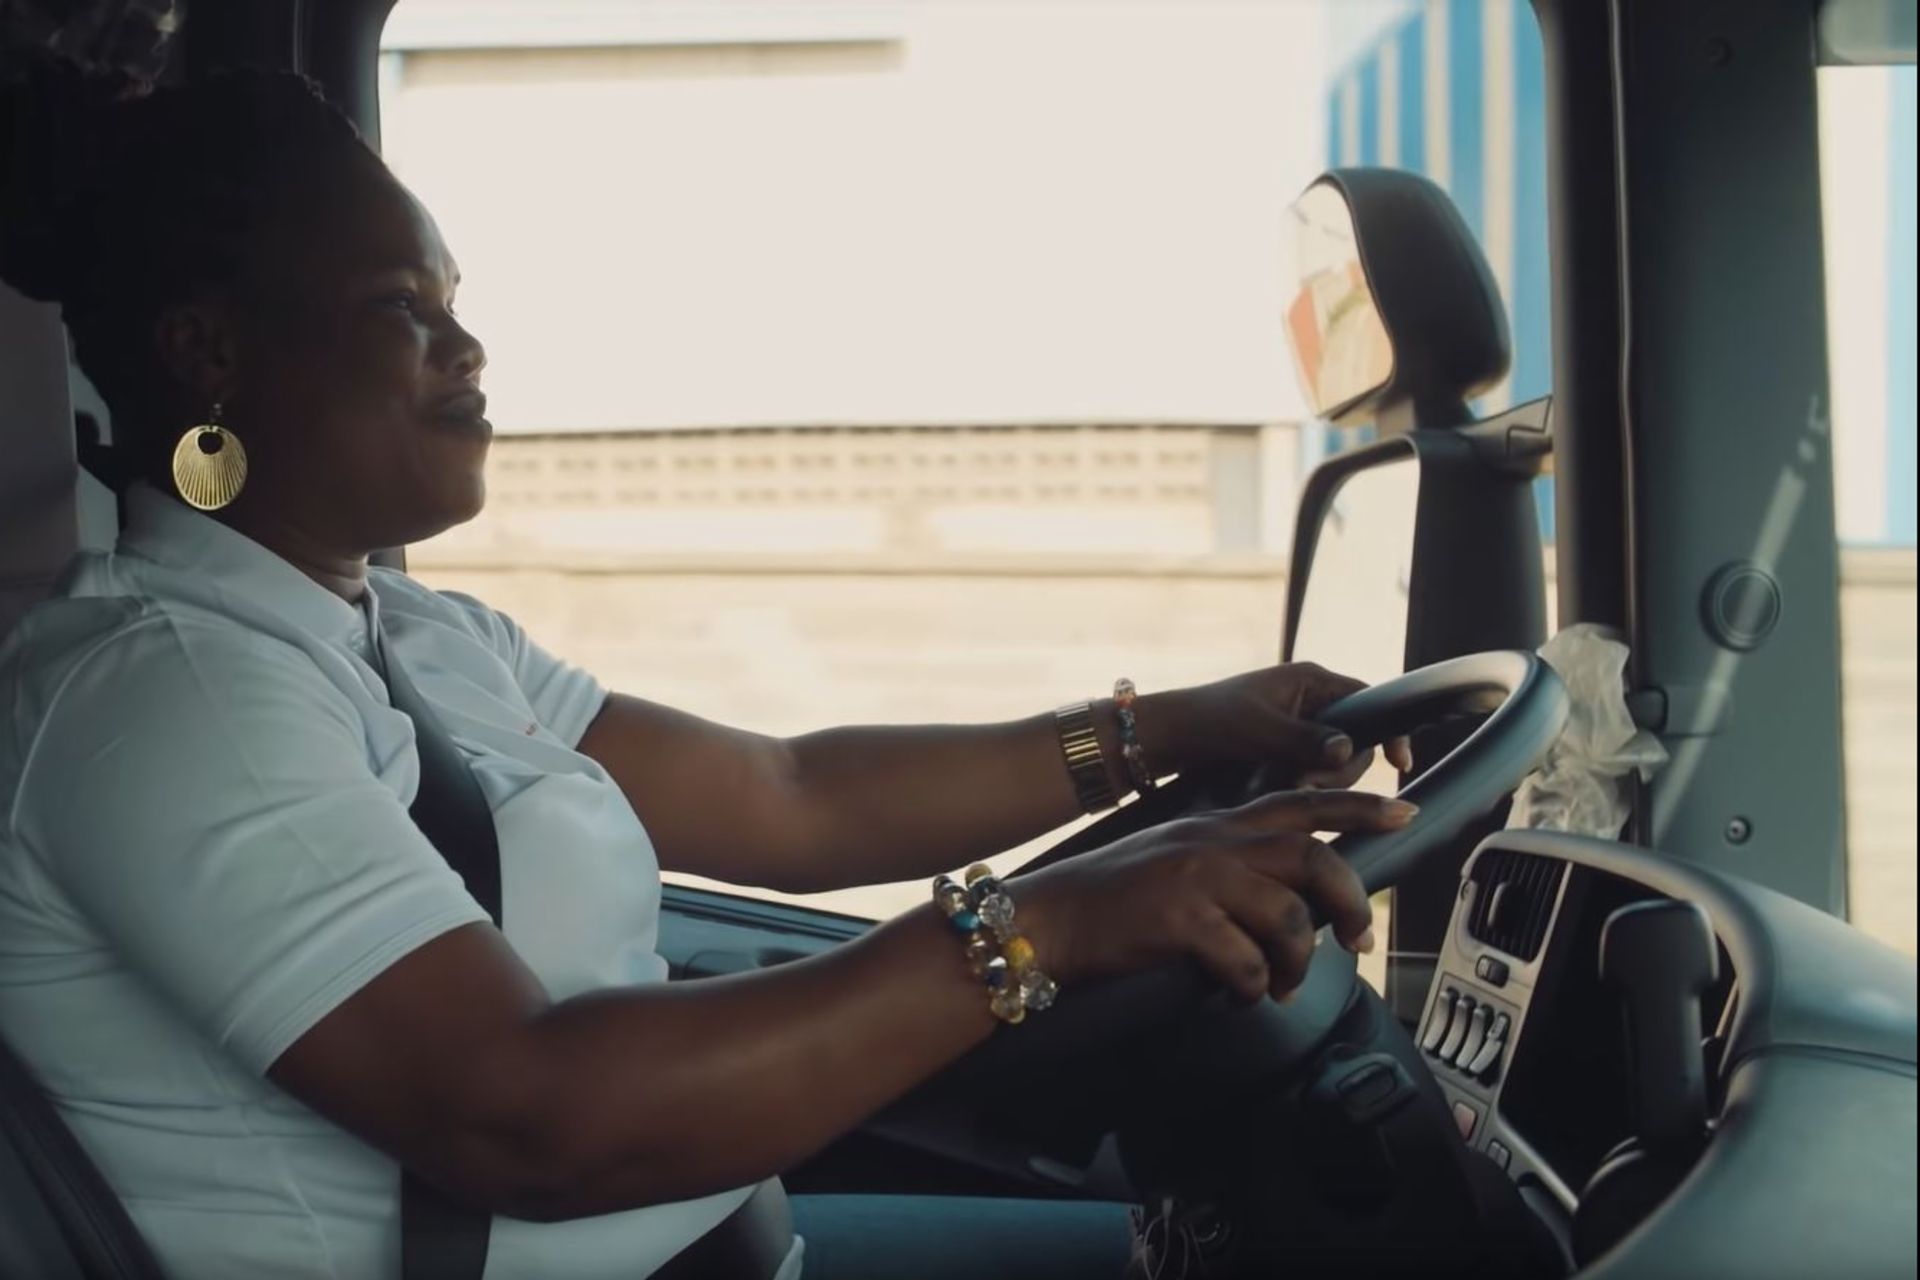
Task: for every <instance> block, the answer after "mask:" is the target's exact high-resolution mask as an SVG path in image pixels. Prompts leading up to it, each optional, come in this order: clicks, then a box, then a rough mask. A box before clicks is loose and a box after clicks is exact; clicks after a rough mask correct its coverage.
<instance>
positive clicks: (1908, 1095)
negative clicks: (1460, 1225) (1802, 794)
mask: <svg viewBox="0 0 1920 1280" xmlns="http://www.w3.org/2000/svg"><path fill="white" fill-rule="evenodd" d="M1663 902H1664V903H1678V904H1690V906H1691V907H1697V908H1698V909H1699V913H1700V916H1701V918H1702V919H1703V920H1704V921H1705V922H1706V924H1707V925H1708V926H1710V929H1711V934H1712V938H1711V942H1710V944H1709V943H1706V942H1703V943H1702V944H1701V945H1702V946H1703V947H1705V946H1708V945H1710V946H1711V947H1712V948H1713V949H1714V950H1715V952H1716V953H1717V954H1716V957H1715V958H1716V959H1717V964H1716V965H1715V966H1714V968H1715V977H1714V979H1713V981H1712V982H1711V983H1709V984H1708V985H1707V986H1706V987H1705V989H1704V990H1703V991H1702V992H1701V994H1700V998H1699V1001H1698V1005H1699V1024H1698V1027H1697V1031H1698V1035H1699V1043H1700V1050H1701V1062H1702V1070H1703V1073H1704V1076H1705V1084H1706V1100H1707V1104H1708V1132H1709V1136H1708V1138H1707V1139H1706V1140H1705V1142H1704V1144H1703V1146H1702V1147H1701V1150H1700V1154H1699V1155H1698V1158H1697V1160H1696V1161H1695V1163H1694V1164H1693V1166H1692V1167H1691V1169H1690V1171H1688V1172H1687V1173H1686V1176H1685V1178H1684V1180H1682V1181H1681V1182H1680V1183H1679V1185H1678V1187H1677V1189H1676V1190H1675V1191H1674V1192H1673V1193H1672V1195H1671V1196H1670V1197H1669V1198H1668V1199H1667V1200H1666V1201H1665V1202H1664V1203H1662V1204H1659V1205H1657V1206H1655V1207H1654V1208H1653V1209H1652V1211H1651V1212H1648V1213H1646V1214H1645V1216H1644V1218H1643V1219H1642V1220H1641V1221H1640V1224H1639V1226H1638V1227H1637V1228H1635V1229H1634V1230H1632V1231H1631V1233H1630V1234H1628V1235H1627V1236H1625V1237H1624V1239H1622V1240H1621V1241H1620V1242H1619V1244H1618V1245H1617V1246H1616V1247H1614V1248H1612V1249H1611V1250H1610V1251H1609V1252H1607V1253H1606V1254H1605V1255H1604V1256H1602V1257H1599V1258H1597V1259H1595V1258H1589V1259H1584V1260H1583V1266H1585V1265H1588V1264H1591V1266H1592V1269H1591V1270H1585V1269H1583V1270H1582V1272H1581V1274H1582V1275H1583V1276H1586V1275H1595V1276H1603V1275H1604V1276H1611V1275H1624V1276H1637V1275H1670V1274H1671V1275H1678V1274H1687V1273H1688V1269H1687V1260H1689V1259H1692V1260H1695V1261H1697V1262H1698V1263H1699V1264H1700V1266H1701V1268H1703V1269H1700V1270H1697V1271H1695V1272H1693V1273H1695V1274H1727V1275H1732V1274H1751V1275H1762V1274H1765V1275H1781V1276H1789V1275H1792V1276H1797V1275H1803V1274H1804V1275H1816V1274H1828V1275H1848V1276H1854V1275H1859V1276H1879V1275H1895V1274H1899V1275H1911V1274H1913V1266H1912V1264H1913V1261H1914V1253H1915V1248H1914V1219H1913V1214H1912V1208H1913V1188H1914V1182H1915V1174H1914V1115H1915V1103H1914V1098H1915V1076H1916V1070H1915V1059H1916V1055H1915V1041H1914V1029H1915V980H1914V966H1913V962H1912V960H1911V959H1910V958H1908V957H1906V956H1903V955H1900V954H1898V953H1896V952H1893V951H1891V950H1890V949H1889V948H1886V947H1883V946H1880V945H1879V944H1877V943H1874V942H1872V941H1870V940H1868V939H1866V938H1865V937H1863V936H1862V935H1861V934H1859V933H1858V932H1856V931H1854V930H1851V929H1849V928H1848V927H1847V926H1846V924H1845V923H1844V922H1842V921H1839V920H1836V919H1834V918H1833V917H1830V916H1828V915H1826V914H1824V913H1822V912H1819V911H1816V910H1814V909H1813V908H1811V907H1808V906H1806V905H1804V904H1802V903H1799V902H1796V901H1794V900H1792V899H1789V898H1786V897H1784V896H1782V895H1780V894H1777V893H1774V892H1772V891H1771V890H1767V889H1764V888H1762V887H1760V886H1758V885H1754V884H1750V883H1748V882H1745V881H1743V880H1740V879H1738V878H1735V877H1731V876H1725V875H1721V874H1718V873H1715V872H1713V871H1710V870H1707V869H1705V868H1701V867H1697V866H1693V865H1690V864H1688V863H1686V862H1685V861H1683V860H1681V859H1678V858H1674V857H1671V856H1668V855H1665V854H1661V853H1657V852H1652V851H1649V850H1645V849H1640V848H1635V847H1631V846H1627V845H1621V844H1616V843H1612V842H1607V841H1600V840H1591V839H1586V838H1583V837H1577V836H1566V835H1558V834H1550V833H1544V832H1519V831H1509V832H1502V833H1498V834H1496V835H1494V836H1492V837H1490V838H1489V839H1487V840H1486V841H1484V842H1483V843H1482V844H1481V846H1480V848H1479V849H1478V850H1477V851H1476V852H1475V853H1474V855H1473V857H1472V858H1471V859H1469V860H1468V862H1467V865H1466V867H1465V869H1464V871H1463V873H1462V877H1461V881H1460V886H1459V893H1458V896H1457V898H1456V900H1455V903H1454V909H1453V913H1452V918H1451V921H1450V924H1449V926H1448V930H1447V936H1446V940H1445V942H1444V944H1443V948H1442V951H1441V955H1440V958H1439V963H1438V966H1437V968H1436V972H1435V977H1434V980H1433V983H1432V985H1431V987H1430V989H1429V991H1428V995H1427V1001H1426V1005H1425V1007H1424V1009H1423V1011H1422V1014H1421V1019H1420V1021H1419V1023H1418V1024H1417V1025H1416V1031H1415V1038H1416V1042H1417V1044H1418V1046H1419V1048H1420V1051H1421V1053H1422V1055H1423V1057H1424V1058H1425V1060H1426V1062H1427V1065H1428V1066H1429V1067H1430V1068H1431V1070H1432V1072H1433V1075H1434V1077H1435V1079H1436V1080H1437V1081H1438V1082H1439V1084H1440V1087H1441V1090H1442V1092H1443V1094H1444V1095H1445V1098H1446V1101H1447V1104H1448V1106H1449V1107H1450V1108H1451V1110H1452V1112H1453V1117H1454V1121H1455V1123H1456V1125H1457V1126H1458V1128H1459V1130H1460V1132H1461V1134H1462V1136H1463V1137H1464V1138H1465V1139H1466V1141H1467V1144H1468V1145H1469V1146H1470V1147H1471V1148H1473V1149H1474V1150H1476V1151H1478V1152H1480V1153H1482V1154H1483V1155H1485V1156H1486V1157H1487V1158H1488V1159H1490V1160H1491V1161H1492V1162H1493V1163H1494V1164H1496V1165H1498V1166H1499V1167H1500V1168H1501V1169H1502V1170H1504V1171H1505V1172H1506V1174H1507V1176H1508V1177H1509V1178H1511V1179H1512V1180H1514V1181H1515V1182H1516V1183H1518V1184H1519V1185H1520V1188H1521V1191H1522V1194H1523V1196H1524V1198H1525V1199H1526V1200H1527V1201H1528V1203H1529V1204H1532V1205H1533V1206H1534V1207H1535V1209H1536V1211H1537V1212H1540V1213H1541V1215H1542V1216H1543V1217H1547V1218H1549V1219H1552V1218H1558V1219H1559V1222H1560V1224H1561V1225H1563V1226H1565V1225H1569V1224H1572V1223H1574V1222H1575V1221H1576V1219H1577V1218H1578V1217H1579V1213H1580V1206H1581V1196H1582V1193H1583V1191H1584V1190H1585V1189H1586V1188H1587V1187H1588V1184H1589V1181H1590V1180H1591V1179H1592V1178H1593V1176H1594V1174H1595V1172H1596V1171H1597V1170H1599V1169H1600V1168H1601V1167H1602V1165H1603V1164H1605V1163H1606V1162H1607V1161H1608V1158H1609V1155H1610V1153H1612V1152H1613V1151H1614V1150H1615V1148H1616V1146H1618V1145H1619V1144H1621V1143H1622V1142H1623V1141H1624V1140H1626V1139H1629V1138H1633V1137H1635V1136H1637V1135H1636V1125H1637V1124H1638V1123H1639V1120H1640V1118H1639V1117H1636V1115H1635V1114H1634V1111H1635V1101H1634V1099H1635V1095H1636V1077H1635V1074H1634V1071H1633V1068H1632V1066H1631V1059H1630V1057H1629V1050H1630V1043H1629V1037H1628V1028H1627V1019H1626V1011H1625V1004H1624V1000H1623V996H1622V993H1621V992H1620V991H1619V990H1618V989H1616V988H1615V987H1613V986H1611V985H1609V984H1608V983H1607V982H1605V981H1604V980H1603V979H1602V976H1601V953H1602V933H1603V930H1605V929H1606V928H1607V927H1608V921H1609V920H1610V919H1611V918H1614V917H1615V915H1616V913H1617V912H1620V911H1621V909H1622V908H1630V907H1633V906H1634V905H1635V904H1640V903H1663ZM1650 972H1651V973H1652V974H1653V975H1654V978H1655V980H1656V981H1664V971H1662V970H1661V969H1660V968H1659V967H1658V966H1657V965H1656V966H1651V967H1650ZM1675 985H1676V986H1678V985H1679V979H1678V977H1677V976H1676V978H1675ZM1691 1029H1692V1028H1689V1030H1691ZM1814 1223H1817V1224H1818V1225H1817V1227H1813V1226H1811V1224H1814ZM1736 1224H1737V1226H1736ZM1730 1228H1732V1229H1730ZM1810 1228H1811V1229H1810ZM1743 1257H1744V1258H1745V1260H1746V1261H1745V1263H1744V1264H1743V1263H1742V1262H1741V1261H1740V1259H1741V1258H1743Z"/></svg>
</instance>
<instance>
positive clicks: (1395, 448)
mask: <svg viewBox="0 0 1920 1280" xmlns="http://www.w3.org/2000/svg"><path fill="white" fill-rule="evenodd" d="M1552 403H1553V402H1552V401H1551V400H1547V399H1542V400H1535V401H1532V402H1530V403H1528V404H1524V405H1521V406H1519V407H1518V408H1515V409H1511V410H1509V411H1508V412H1506V413H1503V414H1500V415H1499V416H1497V417H1494V418H1489V419H1488V420H1487V421H1485V422H1481V423H1476V424H1474V425H1473V426H1470V427H1466V428H1463V429H1460V430H1456V431H1410V432H1408V433H1406V434H1404V435H1398V436H1390V437H1388V438H1386V439H1384V440H1378V441H1375V442H1374V443H1372V444H1367V445H1362V446H1361V447H1359V448H1357V449H1352V450H1349V451H1348V452H1346V453H1342V454H1339V455H1336V456H1335V457H1332V458H1329V459H1328V460H1327V461H1325V462H1323V463H1321V464H1320V465H1319V466H1318V467H1317V468H1315V469H1314V472H1313V474H1312V475H1311V476H1309V477H1308V479H1307V483H1306V487H1305V489H1304V490H1303V491H1302V492H1301V495H1300V508H1299V512H1298V515H1297V516H1296V518H1295V520H1296V523H1295V525H1294V535H1293V554H1292V559H1291V562H1290V564H1289V568H1288V573H1287V615H1286V623H1285V627H1284V629H1283V632H1282V641H1281V658H1282V660H1283V661H1287V662H1293V661H1296V660H1308V661H1320V662H1323V663H1327V664H1328V665H1337V662H1338V655H1337V654H1336V655H1328V654H1312V653H1306V654H1296V653H1295V652H1294V649H1295V644H1296V642H1297V641H1298V639H1299V635H1300V622H1301V617H1302V609H1303V607H1304V606H1305V604H1306V599H1307V584H1308V582H1309V581H1310V580H1311V578H1312V574H1313V560H1314V553H1315V551H1316V549H1317V548H1318V546H1319V543H1320V530H1321V528H1322V526H1323V525H1324V524H1325V522H1326V519H1327V516H1328V514H1329V513H1330V512H1331V511H1332V510H1333V504H1334V499H1335V497H1336V496H1337V495H1338V494H1339V492H1340V489H1341V488H1342V486H1344V485H1345V484H1346V483H1347V481H1348V480H1350V479H1352V478H1353V477H1354V476H1355V475H1358V474H1360V473H1361V472H1364V471H1368V470H1371V469H1374V468H1377V467H1382V466H1387V465H1393V464H1404V462H1405V461H1406V460H1407V459H1409V458H1411V459H1412V461H1413V463H1414V464H1415V465H1416V466H1418V467H1419V469H1420V485H1419V498H1418V505H1417V508H1416V511H1415V515H1414V523H1413V560H1412V568H1411V570H1410V572H1409V574H1408V579H1407V634H1406V644H1405V650H1404V666H1403V668H1402V669H1403V670H1407V671H1412V670H1416V669H1417V668H1420V667H1424V666H1429V665H1431V664H1433V663H1435V662H1439V661H1442V660H1444V659H1446V658H1456V657H1459V656H1461V655H1462V654H1468V653H1480V652H1483V651H1486V650H1490V649H1525V650H1529V651H1531V650H1533V649H1537V648H1538V647H1539V646H1540V645H1542V644H1544V643H1545V642H1546V629H1547V603H1546V575H1545V569H1544V559H1545V549H1544V547H1543V545H1542V542H1541V538H1540V512H1539V508H1538V506H1537V504H1536V503H1535V502H1534V496H1533V481H1534V479H1535V478H1536V477H1537V476H1539V475H1540V474H1541V473H1542V471H1543V470H1544V468H1545V463H1546V459H1547V457H1548V455H1549V454H1550V452H1551V450H1552V422H1551V418H1552Z"/></svg>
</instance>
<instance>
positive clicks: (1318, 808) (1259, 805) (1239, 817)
mask: <svg viewBox="0 0 1920 1280" xmlns="http://www.w3.org/2000/svg"><path fill="white" fill-rule="evenodd" d="M1419 812H1420V807H1419V806H1418V805H1414V804H1409V803H1407V802H1406V801H1405V800H1398V799H1395V798H1394V797H1392V796H1379V795H1374V794H1373V793H1372V792H1369V791H1280V792H1275V793H1274V794H1272V795H1265V796H1261V797H1260V798H1259V799H1258V800H1254V801H1251V802H1250V803H1247V804H1244V805H1241V806H1240V807H1239V808H1238V809H1235V810H1233V811H1232V812H1231V813H1229V814H1227V815H1225V821H1227V822H1229V823H1232V824H1234V825H1235V826H1237V827H1240V828H1242V829H1244V830H1246V831H1249V832H1270V833H1275V834H1278V833H1281V832H1287V831H1298V832H1313V831H1398V830H1399V829H1400V828H1401V827H1404V826H1406V825H1407V824H1408V823H1409V822H1412V821H1413V816H1414V815H1415V814H1417V813H1419Z"/></svg>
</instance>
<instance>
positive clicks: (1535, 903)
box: [1418, 846, 1736, 1213]
mask: <svg viewBox="0 0 1920 1280" xmlns="http://www.w3.org/2000/svg"><path fill="white" fill-rule="evenodd" d="M1665 896H1666V895H1663V894H1661V893H1659V892H1658V891H1657V890H1654V889H1651V888H1649V887H1648V886H1646V885H1644V884H1642V883H1640V882H1638V881H1635V880H1633V879H1630V878H1627V877H1625V876H1622V875H1619V874H1615V873H1611V872H1607V871H1603V870H1599V869H1596V868H1594V867H1589V866H1582V865H1579V864H1576V863H1572V862H1568V861H1566V860H1565V859H1562V858H1557V857H1550V856H1545V855H1541V854H1533V853H1525V852H1521V851H1519V850H1515V849H1510V848H1502V847H1497V846H1496V847H1492V848H1489V849H1487V850H1485V851H1484V852H1483V853H1482V854H1481V855H1480V856H1478V857H1476V858H1475V859H1474V861H1473V863H1472V864H1470V865H1469V867H1468V868H1467V871H1466V873H1465V875H1464V876H1463V877H1462V879H1461V882H1460V893H1459V897H1458V899H1457V901H1456V903H1455V907H1454V913H1453V921H1452V925H1451V927H1450V928H1449V930H1448V934H1447V940H1446V945H1445V948H1444V950H1443V951H1442V954H1441V962H1440V966H1439V970H1438V976H1437V977H1436V979H1435V981H1434V982H1433V985H1432V988H1431V989H1430V991H1429V993H1428V998H1427V1005H1426V1008H1425V1011H1424V1013H1423V1014H1422V1017H1421V1021H1420V1024H1419V1032H1418V1040H1419V1044H1420V1048H1421V1051H1422V1052H1423V1053H1424V1054H1425V1056H1426V1059H1427V1063H1428V1065H1429V1066H1430V1067H1431V1068H1432V1069H1433V1072H1434V1075H1435V1077H1436V1078H1437V1079H1438V1080H1439V1081H1440V1085H1441V1088H1442V1089H1443V1090H1444V1091H1445V1093H1446V1095H1447V1101H1448V1103H1449V1105H1450V1106H1451V1107H1452V1110H1453V1115H1454V1121H1455V1123H1456V1124H1457V1125H1458V1126H1459V1128H1460V1132H1461V1136H1462V1137H1463V1138H1465V1139H1466V1141H1467V1143H1468V1145H1469V1146H1471V1147H1473V1148H1474V1149H1475V1150H1478V1151H1481V1152H1483V1153H1484V1154H1485V1155H1486V1156H1487V1157H1488V1158H1489V1159H1491V1160H1492V1161H1493V1162H1494V1163H1495V1164H1496V1165H1498V1166H1499V1167H1500V1168H1502V1169H1504V1170H1506V1171H1507V1173H1508V1174H1509V1176H1511V1177H1513V1178H1514V1179H1515V1180H1516V1181H1520V1182H1522V1183H1523V1184H1532V1185H1538V1186H1540V1187H1542V1188H1544V1189H1546V1190H1548V1191H1550V1192H1551V1193H1552V1194H1553V1196H1554V1198H1555V1199H1556V1200H1558V1201H1559V1202H1560V1203H1561V1205H1562V1207H1563V1208H1564V1209H1565V1210H1566V1211H1567V1212H1569V1213H1571V1212H1572V1211H1573V1209H1574V1208H1575V1206H1576V1204H1577V1202H1578V1193H1579V1190H1580V1188H1581V1187H1583V1186H1584V1185H1585V1184H1586V1182H1587V1180H1588V1179H1589V1178H1590V1177H1592V1175H1593V1173H1594V1171H1595V1170H1596V1169H1598V1168H1599V1166H1600V1164H1601V1163H1602V1161H1603V1160H1604V1159H1605V1158H1606V1155H1607V1153H1608V1152H1609V1151H1611V1150H1612V1149H1613V1148H1614V1147H1615V1146H1617V1145H1618V1144H1619V1143H1620V1142H1621V1141H1623V1140H1624V1139H1626V1138H1628V1137H1630V1136H1632V1133H1633V1115H1632V1112H1631V1104H1630V1097H1629V1094H1630V1086H1631V1074H1630V1073H1631V1065H1630V1062H1629V1058H1628V1050H1627V1044H1626V1036H1625V1020H1624V1012H1623V1009H1622V1005H1621V1002H1620V998H1619V996H1618V994H1617V993H1615V992H1613V991H1611V990H1609V989H1608V988H1607V986H1606V984H1605V983H1604V982H1603V981H1602V980H1601V976H1600V965H1599V956H1600V933H1601V930H1602V928H1603V927H1604V926H1605V924H1606V921H1607V919H1608V917H1609V916H1611V915H1612V913H1613V912H1614V911H1616V910H1618V909H1619V908H1621V907H1624V906H1629V905H1632V904H1634V903H1639V902H1647V901H1657V900H1661V899H1663V898H1665ZM1719 974H1720V976H1719V980H1718V982H1717V984H1716V985H1715V987H1714V988H1713V989H1712V990H1711V991H1709V992H1708V994H1707V997H1706V998H1705V999H1704V1000H1702V1002H1701V1026H1700V1029H1699V1030H1700V1040H1701V1042H1702V1043H1703V1045H1705V1046H1706V1051H1707V1052H1708V1053H1709V1054H1710V1055H1711V1054H1712V1053H1713V1052H1714V1050H1715V1046H1716V1045H1717V1044H1718V1043H1720V1041H1719V1036H1720V1035H1721V1033H1722V1032H1723V1031H1724V1027H1723V1023H1724V1021H1725V1015H1726V1013H1727V1011H1728V1010H1729V1008H1730V1007H1731V1001H1732V994H1733V991H1734V989H1735V986H1736V974H1735V972H1734V969H1733V966H1732V964H1731V962H1730V961H1729V959H1728V957H1727V956H1726V954H1725V949H1724V948H1722V949H1721V955H1720V964H1719Z"/></svg>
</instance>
